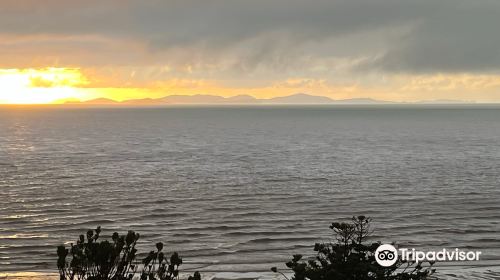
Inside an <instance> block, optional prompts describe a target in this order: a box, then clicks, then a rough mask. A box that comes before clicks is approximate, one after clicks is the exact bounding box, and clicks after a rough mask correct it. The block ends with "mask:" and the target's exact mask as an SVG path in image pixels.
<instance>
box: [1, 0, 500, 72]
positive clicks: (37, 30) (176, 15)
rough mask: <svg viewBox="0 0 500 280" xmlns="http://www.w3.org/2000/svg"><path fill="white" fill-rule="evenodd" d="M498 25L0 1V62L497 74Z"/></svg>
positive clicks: (405, 6)
mask: <svg viewBox="0 0 500 280" xmlns="http://www.w3.org/2000/svg"><path fill="white" fill-rule="evenodd" d="M499 27H500V1H498V0H473V1H471V0H418V1H415V0H412V1H410V0H314V1H305V0H303V1H299V0H252V1H244V0H203V1H201V0H199V1H193V0H179V1H165V0H148V1H130V0H116V1H100V0H99V1H98V0H86V1H67V0H48V1H38V0H31V1H26V0H3V1H2V2H1V3H0V33H1V34H2V35H1V36H2V42H1V43H0V59H1V61H2V62H1V63H2V64H3V65H2V66H4V67H8V66H10V67H16V66H18V67H22V66H26V65H29V64H33V63H38V62H39V63H47V61H46V60H48V62H50V59H47V58H52V59H54V60H57V63H58V64H59V65H65V64H70V65H71V64H84V65H88V66H94V65H127V64H130V65H161V64H165V65H173V66H174V67H175V66H179V67H180V66H186V65H188V66H189V67H193V68H194V69H195V70H196V69H199V70H203V71H205V72H206V73H208V74H210V73H216V74H221V73H226V75H229V74H228V73H230V72H231V73H232V74H235V71H237V72H240V73H242V74H245V73H246V74H251V73H259V71H261V72H269V73H274V72H276V71H277V70H281V71H285V72H286V73H288V74H300V73H301V72H305V73H310V74H311V73H317V72H320V73H324V72H328V71H330V72H331V71H332V69H334V70H335V69H350V70H352V71H372V70H376V71H382V72H389V73H391V72H406V73H433V72H492V71H493V72H496V71H498V70H499V69H500V36H499V31H498V29H499ZM68 50H72V51H73V52H77V53H78V54H79V56H78V57H75V56H66V55H65V53H67V52H68ZM191 70H193V69H191ZM221 75H222V74H221Z"/></svg>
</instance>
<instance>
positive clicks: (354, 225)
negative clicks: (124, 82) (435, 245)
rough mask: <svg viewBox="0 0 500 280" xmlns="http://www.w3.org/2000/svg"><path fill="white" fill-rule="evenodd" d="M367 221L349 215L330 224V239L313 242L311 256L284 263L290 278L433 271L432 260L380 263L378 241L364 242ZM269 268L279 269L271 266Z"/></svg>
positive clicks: (361, 279)
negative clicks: (311, 257)
mask: <svg viewBox="0 0 500 280" xmlns="http://www.w3.org/2000/svg"><path fill="white" fill-rule="evenodd" d="M370 222H371V219H370V218H367V217H365V216H358V217H353V218H352V221H351V222H349V223H332V224H331V226H330V229H331V230H332V231H333V235H334V241H333V242H330V243H316V244H315V245H314V251H316V252H317V256H316V258H315V259H311V260H308V261H304V260H302V259H303V257H302V255H294V256H293V258H292V260H291V261H289V262H288V263H286V266H287V267H289V268H291V269H292V271H293V273H294V275H293V277H292V279H293V280H305V279H306V278H307V279H310V280H388V279H391V280H396V279H401V280H410V279H412V280H421V279H430V278H429V277H430V275H431V274H432V273H434V269H432V265H433V263H429V265H428V266H427V267H425V268H424V267H423V266H422V264H421V263H420V264H415V263H413V262H403V261H401V260H398V261H397V262H396V263H395V264H394V265H393V266H390V267H383V266H380V265H379V264H378V263H377V261H376V260H375V251H376V250H377V248H378V247H379V246H380V245H381V243H380V242H377V243H370V244H366V243H365V242H366V239H367V237H368V236H369V234H370ZM271 270H272V271H274V272H279V271H278V270H277V268H275V267H273V268H272V269H271ZM279 273H281V272H279ZM281 274H283V273H281ZM283 276H285V275H283ZM285 277H286V276H285Z"/></svg>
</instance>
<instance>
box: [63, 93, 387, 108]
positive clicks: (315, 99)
mask: <svg viewBox="0 0 500 280" xmlns="http://www.w3.org/2000/svg"><path fill="white" fill-rule="evenodd" d="M391 103H393V102H389V101H380V100H375V99H371V98H352V99H342V100H334V99H331V98H329V97H326V96H316V95H310V94H305V93H297V94H293V95H289V96H281V97H274V98H269V99H258V98H255V97H253V96H250V95H237V96H232V97H222V96H217V95H204V94H197V95H169V96H165V97H161V98H144V99H130V100H125V101H121V102H118V101H115V100H112V99H107V98H98V99H92V100H88V101H81V102H80V101H75V100H71V101H67V102H64V104H71V105H78V104H81V105H129V106H141V105H143V106H146V105H150V106H154V105H169V104H391Z"/></svg>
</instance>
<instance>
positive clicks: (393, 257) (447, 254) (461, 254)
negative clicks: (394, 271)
mask: <svg viewBox="0 0 500 280" xmlns="http://www.w3.org/2000/svg"><path fill="white" fill-rule="evenodd" d="M480 255H481V251H463V250H460V249H458V248H455V249H454V250H448V249H442V250H439V251H427V252H424V251H419V250H415V248H413V249H406V248H400V249H399V250H398V249H396V248H395V247H394V246H392V245H390V244H382V245H380V246H379V247H378V248H377V250H376V251H375V260H376V261H377V263H378V264H379V265H381V266H384V267H388V266H392V265H394V264H395V263H396V262H397V261H398V256H400V258H401V260H402V261H413V262H416V263H420V262H423V261H430V262H435V261H478V260H479V256H480Z"/></svg>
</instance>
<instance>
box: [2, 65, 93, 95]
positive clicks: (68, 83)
mask: <svg viewBox="0 0 500 280" xmlns="http://www.w3.org/2000/svg"><path fill="white" fill-rule="evenodd" d="M87 83H88V82H87V80H86V79H85V77H84V76H83V75H82V73H81V72H80V70H79V69H75V68H53V67H50V68H42V69H0V103H1V104H46V103H53V102H56V101H58V100H62V99H70V98H81V97H82V96H83V93H82V91H81V90H80V89H79V88H78V87H80V86H82V85H85V84H87Z"/></svg>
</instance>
